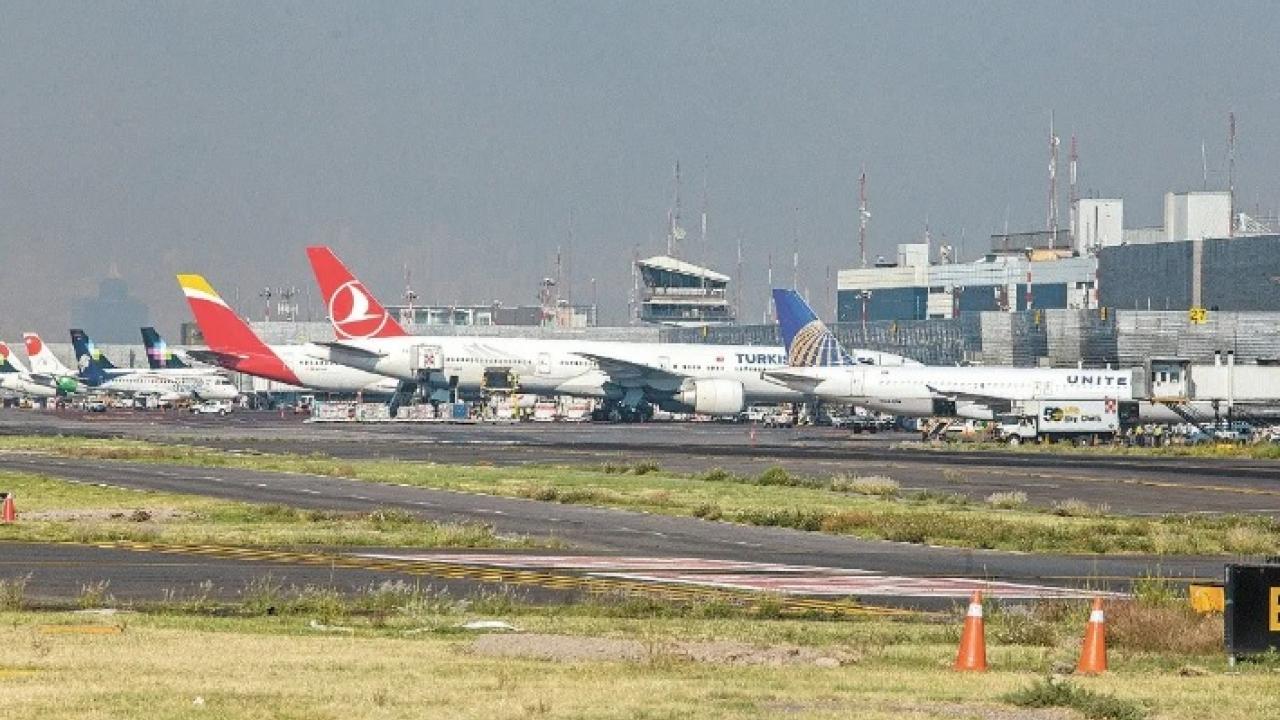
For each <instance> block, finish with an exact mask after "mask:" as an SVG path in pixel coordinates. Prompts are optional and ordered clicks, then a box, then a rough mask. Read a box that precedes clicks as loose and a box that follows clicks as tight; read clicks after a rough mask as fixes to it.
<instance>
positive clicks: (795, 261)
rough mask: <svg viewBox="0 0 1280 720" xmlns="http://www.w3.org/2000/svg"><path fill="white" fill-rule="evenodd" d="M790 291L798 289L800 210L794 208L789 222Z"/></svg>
mask: <svg viewBox="0 0 1280 720" xmlns="http://www.w3.org/2000/svg"><path fill="white" fill-rule="evenodd" d="M791 289H792V290H799V289H800V208H799V207H796V208H794V213H793V215H792V220H791Z"/></svg>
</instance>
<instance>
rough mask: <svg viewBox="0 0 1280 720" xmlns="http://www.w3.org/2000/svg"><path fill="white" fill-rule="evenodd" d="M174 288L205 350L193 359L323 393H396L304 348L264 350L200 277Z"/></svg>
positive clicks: (375, 378) (390, 382)
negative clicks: (179, 291)
mask: <svg viewBox="0 0 1280 720" xmlns="http://www.w3.org/2000/svg"><path fill="white" fill-rule="evenodd" d="M178 285H180V286H181V287H182V293H183V295H185V296H186V298H187V304H188V305H189V306H190V307H191V314H192V315H194V316H195V319H196V324H197V325H199V326H200V332H201V334H203V335H204V339H205V343H207V344H208V346H209V349H208V350H191V351H189V353H188V354H189V355H190V356H191V357H193V358H195V359H196V360H199V361H201V362H208V363H211V364H213V365H218V366H219V367H223V368H226V369H228V370H234V371H236V372H241V373H245V374H246V375H253V376H254V377H260V378H266V379H268V380H274V381H276V382H281V383H285V384H287V385H292V386H294V387H299V388H307V389H310V390H318V391H322V392H334V393H356V392H362V393H366V394H373V395H391V396H393V397H394V396H395V395H396V394H397V393H398V392H399V391H400V389H401V388H400V383H399V382H398V381H397V380H395V379H393V378H389V377H385V376H383V375H377V374H374V373H367V372H363V371H361V370H357V369H355V368H349V367H347V366H345V365H338V364H335V363H331V362H327V361H325V360H321V359H318V358H315V357H313V356H312V354H314V353H315V349H314V348H311V347H309V346H307V345H267V344H266V343H264V342H262V340H261V338H259V337H258V336H257V334H255V333H254V332H253V330H252V329H251V328H250V327H249V325H248V324H247V323H246V322H245V321H244V320H242V319H241V318H240V317H239V316H238V315H236V314H235V311H233V310H232V309H231V307H230V306H228V305H227V303H226V302H225V301H223V299H222V298H221V297H220V296H219V295H218V293H217V292H216V291H215V290H214V289H213V286H212V285H210V284H209V281H207V280H205V279H204V277H203V276H201V275H179V276H178Z"/></svg>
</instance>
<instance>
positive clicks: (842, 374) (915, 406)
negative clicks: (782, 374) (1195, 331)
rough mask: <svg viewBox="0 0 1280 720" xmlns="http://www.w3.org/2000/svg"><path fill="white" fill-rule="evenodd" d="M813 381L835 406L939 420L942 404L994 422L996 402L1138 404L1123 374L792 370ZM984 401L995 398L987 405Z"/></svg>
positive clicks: (1027, 370) (936, 369)
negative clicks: (1122, 402) (856, 406)
mask: <svg viewBox="0 0 1280 720" xmlns="http://www.w3.org/2000/svg"><path fill="white" fill-rule="evenodd" d="M789 370H790V371H792V372H794V373H797V374H802V375H804V376H806V377H809V378H813V379H814V380H815V382H816V383H817V384H816V385H815V386H814V389H813V394H814V395H815V396H817V397H818V398H821V399H823V400H827V401H832V402H848V403H856V404H858V405H862V406H863V407H866V408H868V409H871V410H875V411H877V412H885V413H891V414H894V415H902V416H907V417H930V416H934V415H938V414H939V402H938V401H940V400H941V401H947V402H954V404H955V414H956V415H957V416H959V417H964V418H971V419H976V420H990V419H993V418H994V415H995V413H994V412H993V410H992V408H991V404H990V403H991V402H994V401H997V400H1004V401H1032V400H1077V401H1079V400H1107V399H1110V400H1116V401H1128V400H1132V399H1133V388H1132V386H1131V383H1132V378H1133V374H1132V373H1131V372H1128V371H1119V370H1077V369H1048V368H990V367H931V366H913V367H844V368H790V369H789ZM983 398H989V400H988V401H987V402H984V401H983Z"/></svg>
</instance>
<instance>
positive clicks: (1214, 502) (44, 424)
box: [0, 411, 1280, 517]
mask: <svg viewBox="0 0 1280 720" xmlns="http://www.w3.org/2000/svg"><path fill="white" fill-rule="evenodd" d="M0 434H42V435H79V436H97V437H124V438H135V439H146V440H153V441H159V442H186V443H194V444H199V445H203V446H207V447H215V448H221V449H227V450H253V451H259V452H275V453H278V452H296V453H299V454H309V453H315V452H321V453H324V454H327V455H332V456H334V457H339V458H346V459H372V458H398V459H405V460H423V461H433V462H441V463H493V464H499V465H502V464H544V465H552V464H557V465H558V464H565V465H587V466H597V467H598V466H601V465H604V464H606V463H615V464H617V463H623V464H629V463H634V462H637V461H640V460H652V461H655V462H657V463H658V464H659V465H660V466H661V467H662V468H664V469H666V470H671V471H674V472H688V473H697V472H705V471H706V470H709V469H712V468H722V469H725V470H728V471H731V472H738V473H744V474H757V473H759V472H761V471H763V470H764V469H766V468H769V467H772V466H780V467H783V468H785V469H786V470H788V471H789V472H791V473H794V474H800V475H811V476H831V475H836V474H841V473H843V474H849V475H884V476H888V477H891V478H892V479H894V480H896V481H898V482H899V483H900V484H901V486H902V488H903V490H904V492H910V491H913V490H937V491H945V492H952V493H960V494H963V495H965V496H967V497H969V498H970V499H973V500H976V501H981V500H982V499H983V498H985V497H987V496H988V495H991V494H992V493H997V492H1010V491H1020V492H1024V493H1026V494H1027V497H1028V500H1029V502H1030V503H1031V504H1033V505H1040V506H1049V505H1052V504H1053V503H1055V502H1059V501H1063V500H1068V499H1078V500H1084V501H1086V502H1089V503H1091V504H1095V505H1106V506H1107V507H1108V508H1109V509H1110V510H1111V511H1112V512H1115V513H1121V514H1130V515H1155V514H1160V515H1163V514H1170V513H1174V514H1191V513H1248V514H1265V515H1271V516H1275V517H1280V463H1277V462H1268V461H1259V460H1234V459H1201V458H1174V457H1134V456H1091V455H1080V454H1064V455H1056V454H1054V455H1050V454H1033V453H1026V452H1022V453H1009V452H974V451H961V450H935V449H923V448H919V447H904V446H903V445H904V444H913V443H912V441H914V440H915V436H913V435H909V434H903V433H894V434H878V435H865V434H864V435H853V434H851V433H849V432H848V431H843V430H831V429H828V428H799V429H765V428H755V429H752V428H748V427H746V426H742V425H732V424H718V423H682V424H662V423H654V424H646V425H640V426H637V425H610V424H592V423H583V424H564V423H540V424H533V423H525V424H519V425H483V424H482V425H460V426H459V425H443V424H431V425H318V424H317V425H311V424H304V423H302V422H301V419H300V418H297V417H294V416H288V417H286V418H284V419H281V418H280V417H279V416H278V415H275V414H272V413H243V414H239V415H233V416H231V417H228V418H220V417H203V416H191V415H187V414H176V413H168V414H161V413H157V412H154V411H153V412H138V413H132V414H128V415H116V414H107V415H81V414H68V415H62V414H59V413H35V412H16V411H0Z"/></svg>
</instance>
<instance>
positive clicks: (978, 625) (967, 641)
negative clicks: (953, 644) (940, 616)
mask: <svg viewBox="0 0 1280 720" xmlns="http://www.w3.org/2000/svg"><path fill="white" fill-rule="evenodd" d="M955 669H956V670H971V671H974V672H986V670H987V638H986V630H985V628H984V627H983V624H982V592H981V591H976V592H974V593H973V597H972V598H970V599H969V611H968V612H967V613H965V617H964V630H963V631H961V633H960V652H959V653H957V654H956V666H955Z"/></svg>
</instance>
